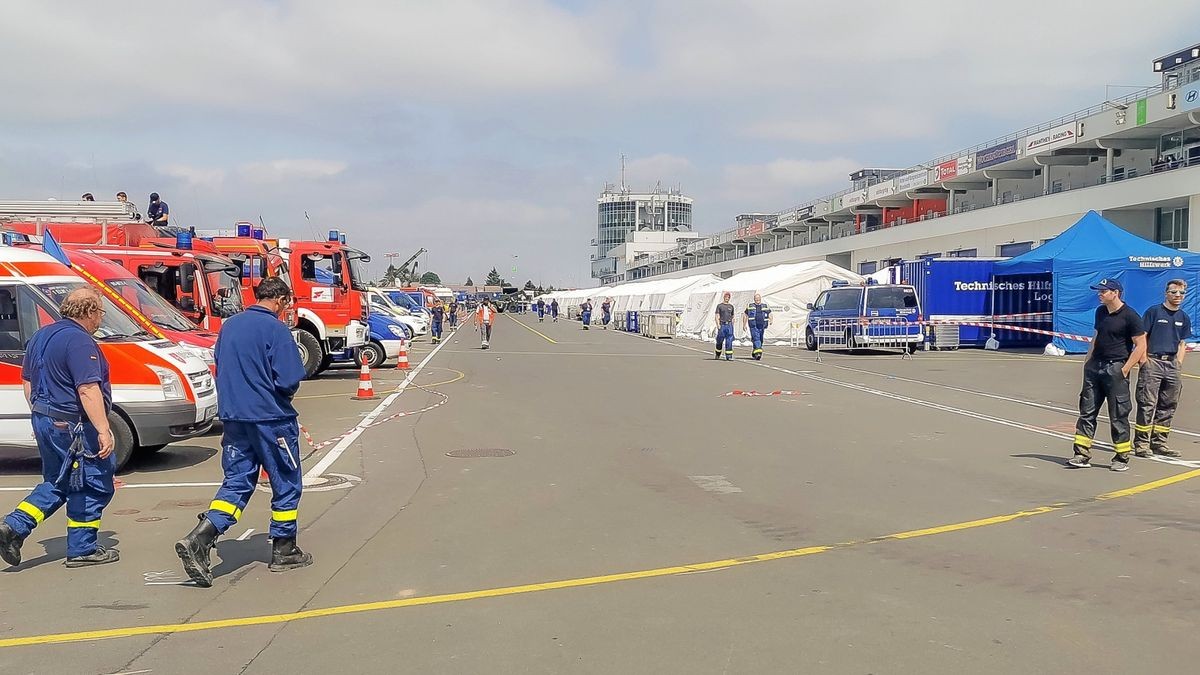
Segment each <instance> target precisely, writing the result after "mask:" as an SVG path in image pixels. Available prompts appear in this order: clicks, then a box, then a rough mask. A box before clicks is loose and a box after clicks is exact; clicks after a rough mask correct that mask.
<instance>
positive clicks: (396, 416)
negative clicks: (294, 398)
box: [300, 383, 450, 452]
mask: <svg viewBox="0 0 1200 675" xmlns="http://www.w3.org/2000/svg"><path fill="white" fill-rule="evenodd" d="M412 386H414V387H416V388H418V389H420V390H421V391H423V392H425V393H427V394H433V395H435V396H438V397H440V399H441V400H439V401H438V402H437V403H434V404H433V405H428V406H425V407H424V408H421V409H420V410H404V411H401V412H398V413H393V414H391V415H388V416H387V417H381V418H379V419H377V420H375V421H374V422H371V423H370V424H367V425H364V426H363V427H362V428H364V429H370V428H371V427H377V426H379V425H381V424H383V423H385V422H390V421H392V420H394V419H399V418H401V417H409V416H411V415H420V414H421V413H426V412H429V411H430V410H433V409H434V408H440V407H441V406H444V405H446V403H447V402H449V401H450V397H449V396H447V395H445V394H443V393H442V392H440V391H434V390H432V389H425V388H424V387H421V386H420V385H417V384H415V383H413V385H412ZM352 431H354V430H353V429H351V430H350V431H347V432H346V433H344V434H339V435H337V436H334V437H333V438H330V439H329V440H325V441H321V442H320V443H316V442H314V441H313V437H312V434H310V433H308V429H305V428H304V425H303V424H302V425H300V433H301V434H303V435H304V440H305V441H307V442H308V445H309V447H310V448H312V451H313V452H316V451H318V450H323V449H325V448H327V447H329V446H331V445H333V444H335V443H337V442H338V441H340V440H342V439H343V438H345V437H347V436H349V435H350V433H351V432H352Z"/></svg>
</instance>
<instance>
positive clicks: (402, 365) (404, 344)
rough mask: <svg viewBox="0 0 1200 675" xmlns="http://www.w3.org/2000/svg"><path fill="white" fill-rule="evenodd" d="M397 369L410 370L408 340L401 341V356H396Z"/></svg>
mask: <svg viewBox="0 0 1200 675" xmlns="http://www.w3.org/2000/svg"><path fill="white" fill-rule="evenodd" d="M396 370H408V340H401V341H400V356H397V357H396Z"/></svg>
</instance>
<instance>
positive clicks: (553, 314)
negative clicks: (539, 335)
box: [550, 300, 558, 323]
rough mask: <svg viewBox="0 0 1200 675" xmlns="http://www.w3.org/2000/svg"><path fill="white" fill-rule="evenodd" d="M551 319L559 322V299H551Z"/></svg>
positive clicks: (553, 321)
mask: <svg viewBox="0 0 1200 675" xmlns="http://www.w3.org/2000/svg"><path fill="white" fill-rule="evenodd" d="M550 320H551V322H552V323H558V300H551V301H550Z"/></svg>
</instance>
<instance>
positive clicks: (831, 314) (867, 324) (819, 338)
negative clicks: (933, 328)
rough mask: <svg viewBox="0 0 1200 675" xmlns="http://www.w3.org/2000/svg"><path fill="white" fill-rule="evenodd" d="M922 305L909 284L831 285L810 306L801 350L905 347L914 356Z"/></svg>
mask: <svg viewBox="0 0 1200 675" xmlns="http://www.w3.org/2000/svg"><path fill="white" fill-rule="evenodd" d="M922 318H923V317H922V315H921V302H920V300H918V298H917V291H916V289H914V288H913V287H912V286H909V285H907V284H876V283H872V282H870V281H868V282H867V283H865V284H860V285H851V284H850V283H849V282H846V281H835V282H833V287H832V288H830V289H829V290H826V291H822V292H821V295H819V296H817V301H816V302H813V303H809V305H808V322H807V325H806V326H805V329H804V346H806V347H808V349H809V351H816V350H817V347H818V343H819V345H820V346H822V347H827V348H831V349H855V348H863V347H867V348H869V347H872V346H878V347H898V346H903V347H905V348H906V349H907V350H908V351H909V352H913V351H916V349H917V346H918V345H919V344H920V343H921V342H922V341H923V339H924V337H923V333H922V331H921V321H922Z"/></svg>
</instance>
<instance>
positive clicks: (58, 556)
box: [0, 520, 121, 574]
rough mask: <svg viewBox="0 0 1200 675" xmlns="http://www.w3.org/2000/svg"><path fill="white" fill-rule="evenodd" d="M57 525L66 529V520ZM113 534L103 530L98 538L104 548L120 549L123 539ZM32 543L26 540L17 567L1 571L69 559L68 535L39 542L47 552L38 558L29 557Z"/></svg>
mask: <svg viewBox="0 0 1200 675" xmlns="http://www.w3.org/2000/svg"><path fill="white" fill-rule="evenodd" d="M57 525H58V527H62V528H64V529H65V528H66V521H65V520H64V521H60V522H58V523H57ZM54 526H55V523H54V522H51V523H49V524H45V525H42V526H41V527H39V528H38V529H41V528H44V527H54ZM34 532H35V533H36V532H37V530H34ZM113 534H114V533H113V532H110V531H108V530H105V531H103V532H101V533H100V536H99V539H98V541H99V543H100V545H101V546H103V547H104V548H116V549H120V544H121V541H120V540H119V539H116V538H115V537H114V536H113ZM30 536H31V537H32V535H30ZM30 543H32V542H31V541H30V540H28V539H27V540H26V541H25V545H24V546H22V547H21V554H22V556H23V557H24V560H22V561H21V564H20V565H17V566H16V567H9V568H8V569H5V570H0V572H3V573H5V574H11V573H13V572H20V571H21V570H29V569H33V568H34V567H41V566H42V565H45V564H47V563H52V562H58V561H62V560H66V559H67V537H66V535H63V536H61V537H51V538H49V539H42V540H41V541H39V542H37V543H38V544H41V545H42V546H43V547H44V548H45V552H44V553H43V554H42V555H41V556H38V557H37V558H30V557H28V556H29V554H30V553H33V547H32V546H30ZM116 564H118V565H119V564H121V563H120V561H118V562H117V563H116ZM100 567H106V565H100Z"/></svg>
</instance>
